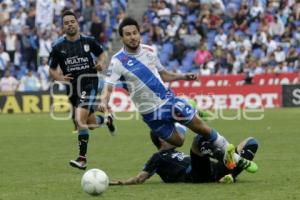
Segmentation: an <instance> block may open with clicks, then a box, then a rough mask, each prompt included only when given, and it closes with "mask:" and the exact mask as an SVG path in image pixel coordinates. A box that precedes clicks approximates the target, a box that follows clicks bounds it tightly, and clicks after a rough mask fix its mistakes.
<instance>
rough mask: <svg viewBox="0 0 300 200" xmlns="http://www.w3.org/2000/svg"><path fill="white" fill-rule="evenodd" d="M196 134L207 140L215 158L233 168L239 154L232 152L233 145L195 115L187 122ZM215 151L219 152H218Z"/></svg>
mask: <svg viewBox="0 0 300 200" xmlns="http://www.w3.org/2000/svg"><path fill="white" fill-rule="evenodd" d="M187 126H188V128H190V129H191V130H192V131H193V132H195V133H196V134H199V135H200V136H202V137H203V140H205V141H206V142H209V143H210V145H211V146H212V150H213V152H214V154H215V158H217V159H218V160H219V161H222V162H224V164H225V166H226V167H227V168H228V169H233V168H234V167H235V166H236V163H237V162H238V160H239V156H238V155H237V154H235V152H234V146H233V145H232V144H229V143H228V141H227V140H226V139H225V138H224V137H223V136H222V135H220V134H219V133H218V132H217V131H216V130H215V129H212V128H210V127H209V126H208V125H207V124H206V123H205V122H204V121H203V120H201V118H200V117H199V116H197V115H195V116H194V117H193V119H192V120H191V121H190V123H189V124H187ZM216 152H219V153H218V154H217V153H216Z"/></svg>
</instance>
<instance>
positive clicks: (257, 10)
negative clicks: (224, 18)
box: [250, 0, 264, 19]
mask: <svg viewBox="0 0 300 200" xmlns="http://www.w3.org/2000/svg"><path fill="white" fill-rule="evenodd" d="M263 12H264V7H263V5H262V3H261V2H260V1H259V0H254V2H253V5H252V7H251V8H250V16H251V18H252V19H253V18H257V17H259V15H260V14H262V13H263Z"/></svg>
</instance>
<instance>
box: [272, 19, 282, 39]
mask: <svg viewBox="0 0 300 200" xmlns="http://www.w3.org/2000/svg"><path fill="white" fill-rule="evenodd" d="M283 33H284V25H283V23H282V21H281V19H280V18H278V17H277V16H275V17H274V21H273V22H271V23H270V26H269V34H270V35H271V36H272V37H274V36H277V37H280V36H282V35H283Z"/></svg>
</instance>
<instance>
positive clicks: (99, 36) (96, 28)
mask: <svg viewBox="0 0 300 200" xmlns="http://www.w3.org/2000/svg"><path fill="white" fill-rule="evenodd" d="M90 33H91V35H92V36H93V37H94V38H95V39H96V40H97V41H98V42H99V43H104V42H105V35H104V24H103V23H102V22H101V21H100V17H98V16H97V15H93V17H92V24H91V30H90Z"/></svg>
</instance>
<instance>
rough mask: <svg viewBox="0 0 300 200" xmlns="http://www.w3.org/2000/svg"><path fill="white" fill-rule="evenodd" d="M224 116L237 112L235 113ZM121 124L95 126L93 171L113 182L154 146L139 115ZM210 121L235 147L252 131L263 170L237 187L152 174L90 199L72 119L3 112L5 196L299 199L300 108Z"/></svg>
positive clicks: (0, 193)
mask: <svg viewBox="0 0 300 200" xmlns="http://www.w3.org/2000/svg"><path fill="white" fill-rule="evenodd" d="M226 114H227V115H228V116H229V115H233V111H231V112H226ZM122 116H123V117H125V116H128V114H122ZM116 124H117V125H118V135H117V136H115V137H112V136H110V135H109V134H108V132H107V130H106V129H105V128H100V129H97V130H94V131H92V134H91V137H90V143H89V151H88V161H89V162H88V168H100V169H102V170H104V171H105V172H107V174H108V176H109V177H110V179H112V180H115V179H125V178H128V177H130V176H133V175H136V173H137V172H138V171H139V170H141V169H142V167H143V164H144V163H145V162H146V160H147V159H148V157H149V156H150V155H152V153H153V152H154V151H155V148H154V146H153V145H152V144H151V142H150V139H149V134H148V128H147V127H146V125H145V124H144V123H143V122H142V121H141V120H130V121H124V120H118V121H117V122H116ZM208 124H209V125H210V126H211V127H214V128H216V129H218V130H219V131H220V132H221V133H222V134H223V135H225V136H226V137H227V139H228V140H229V141H230V142H232V143H234V144H237V143H238V142H239V141H241V140H242V139H244V138H245V137H247V136H254V137H255V138H257V140H258V141H259V144H260V149H259V150H258V153H257V155H256V158H255V161H256V163H257V164H258V165H259V171H258V172H257V173H256V174H247V172H244V173H242V174H241V175H240V177H239V181H238V182H237V183H236V184H232V185H221V184H216V183H210V184H164V183H162V182H161V180H160V179H159V177H157V176H154V177H152V178H151V179H150V180H148V181H147V182H146V183H145V184H142V185H135V186H115V187H109V188H108V190H107V191H106V192H105V193H104V194H102V195H101V196H97V197H92V196H89V195H88V194H85V193H84V192H83V191H82V190H81V187H80V179H81V176H82V174H83V171H80V170H77V169H74V168H71V167H70V166H69V165H68V161H69V160H70V159H74V158H75V157H76V155H77V136H76V134H72V133H71V130H72V123H71V121H55V120H53V119H51V117H50V116H49V115H48V114H30V115H26V114H18V115H3V114H2V115H0V127H1V129H0V200H74V199H76V200H81V199H116V200H129V199H130V200H131V199H132V200H146V199H151V200H152V199H153V200H156V199H163V200H165V199H170V200H175V199H182V200H189V199H205V200H226V199H232V200H236V199H242V200H268V199H271V200H282V199H284V200H287V199H291V200H296V199H300V129H299V127H300V125H299V124H300V109H272V110H266V111H265V112H264V118H263V119H262V120H259V121H247V120H245V119H241V120H231V121H229V120H222V119H218V120H213V121H210V122H208ZM193 136H194V134H193V133H191V132H189V133H188V135H187V139H186V141H185V144H184V146H183V147H182V148H181V150H182V151H184V152H186V153H188V152H189V146H190V144H191V140H192V138H193Z"/></svg>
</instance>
